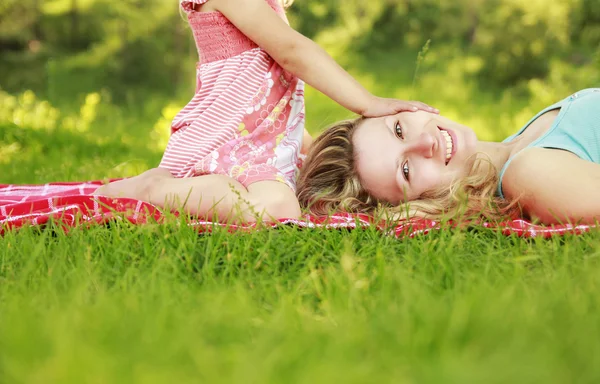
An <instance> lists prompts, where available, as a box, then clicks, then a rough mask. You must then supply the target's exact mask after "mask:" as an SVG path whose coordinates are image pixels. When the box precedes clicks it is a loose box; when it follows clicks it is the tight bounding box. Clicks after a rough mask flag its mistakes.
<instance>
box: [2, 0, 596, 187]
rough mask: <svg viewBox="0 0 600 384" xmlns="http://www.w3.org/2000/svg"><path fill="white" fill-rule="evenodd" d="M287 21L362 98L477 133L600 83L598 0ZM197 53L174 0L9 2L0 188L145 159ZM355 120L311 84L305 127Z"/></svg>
mask: <svg viewBox="0 0 600 384" xmlns="http://www.w3.org/2000/svg"><path fill="white" fill-rule="evenodd" d="M288 15H289V19H290V22H291V24H292V26H293V27H295V28H296V29H298V30H299V31H301V32H302V33H304V34H305V35H307V36H309V37H310V38H312V39H314V40H315V41H317V42H318V43H319V44H321V45H322V46H323V47H324V48H325V49H326V50H327V51H328V52H329V53H330V54H331V55H332V56H333V57H334V58H335V59H336V60H337V61H338V62H340V64H342V65H343V66H344V67H345V68H347V69H348V71H349V72H350V73H352V74H353V75H354V76H355V77H357V78H358V79H359V80H360V81H361V82H362V83H363V84H364V85H365V86H366V87H367V88H369V89H370V90H371V91H372V92H374V93H376V94H378V95H381V96H390V97H398V98H402V99H419V100H422V101H425V102H427V103H429V104H431V105H434V106H436V107H438V108H439V109H440V110H441V111H442V113H443V114H444V115H446V116H448V117H450V118H453V119H455V120H457V121H460V122H462V123H465V124H468V125H470V126H472V127H473V128H474V129H476V130H477V132H478V134H479V135H480V137H481V138H483V139H496V140H498V139H502V138H504V137H505V136H507V135H508V134H510V133H512V132H513V131H515V130H516V129H518V128H519V126H520V125H522V124H523V123H525V121H526V120H527V119H528V118H529V117H530V116H532V115H533V114H534V113H535V112H537V111H538V110H539V109H541V108H543V107H545V106H546V105H548V104H550V103H553V102H555V101H557V100H558V99H560V98H563V97H565V96H567V95H568V94H570V93H572V92H575V91H576V90H578V89H581V88H586V87H593V86H599V85H600V53H599V52H600V1H598V0H561V1H558V0H527V1H523V0H437V1H435V0H378V1H358V0H346V1H338V0H296V1H295V3H294V4H293V5H292V7H291V8H290V9H289V12H288ZM196 60H197V56H196V50H195V47H194V42H193V39H192V37H191V31H190V29H189V27H188V26H187V23H186V21H185V15H183V14H182V13H181V12H180V11H179V9H178V1H176V0H145V1H141V0H121V1H116V0H46V1H42V0H3V1H2V2H1V3H0V140H1V141H0V165H2V164H4V165H8V164H10V165H11V167H6V168H5V171H4V172H3V180H2V182H45V181H52V180H56V179H57V178H60V179H82V178H84V179H89V178H100V177H105V176H111V177H120V176H128V175H132V174H134V173H136V172H140V171H142V170H144V169H146V168H148V167H152V166H155V165H156V164H157V163H158V161H159V160H160V155H161V153H162V150H163V149H164V146H165V143H166V140H167V138H168V134H169V121H170V119H171V118H172V117H173V116H174V115H175V113H176V112H177V111H178V110H179V109H180V108H181V107H183V106H184V105H185V103H186V102H187V101H188V100H189V99H190V98H191V96H192V93H193V90H194V85H195V79H194V65H195V62H196ZM350 115H351V114H350V113H349V112H347V111H345V110H343V109H342V108H341V107H339V106H337V105H336V104H335V103H333V102H332V101H330V100H328V99H327V98H326V97H324V96H323V95H320V94H319V93H318V92H316V91H314V90H313V89H309V90H308V92H307V128H308V129H309V131H311V132H312V133H315V134H316V133H317V132H319V131H320V130H322V129H323V128H324V127H325V126H327V125H328V124H331V123H333V122H334V121H336V120H338V119H340V118H346V117H348V116H350ZM65 153H69V154H70V155H69V156H65ZM40 157H44V161H41V160H40ZM15 165H16V166H17V167H16V168H18V170H12V169H13V168H14V167H13V166H15ZM16 168H15V169H16ZM23 170H28V171H26V172H23Z"/></svg>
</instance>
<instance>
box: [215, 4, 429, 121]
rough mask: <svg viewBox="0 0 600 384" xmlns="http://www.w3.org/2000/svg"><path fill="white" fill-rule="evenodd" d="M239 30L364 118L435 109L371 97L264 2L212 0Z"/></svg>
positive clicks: (274, 57) (290, 70)
mask: <svg viewBox="0 0 600 384" xmlns="http://www.w3.org/2000/svg"><path fill="white" fill-rule="evenodd" d="M207 4H210V6H211V9H214V10H217V11H219V12H221V13H222V14H223V15H224V16H225V17H227V19H229V20H230V21H231V22H232V23H233V24H234V25H235V26H236V27H237V28H238V29H239V30H240V31H242V32H243V33H244V34H245V35H246V36H248V37H249V38H250V39H251V40H252V41H254V42H255V43H256V44H258V45H259V46H260V47H261V48H263V49H264V50H265V51H266V52H267V53H268V54H269V55H271V57H273V59H274V60H275V61H276V62H277V63H279V65H281V66H282V67H283V68H284V69H285V70H287V71H289V72H291V73H293V74H294V75H296V76H297V77H299V78H300V79H302V80H304V81H305V82H307V83H308V84H310V85H311V86H313V87H314V88H316V89H317V90H319V91H320V92H322V93H324V94H325V95H327V96H328V97H330V98H331V99H333V100H334V101H336V102H337V103H339V104H340V105H342V106H343V107H345V108H346V109H349V110H351V111H353V112H355V113H358V114H360V115H364V116H379V115H385V114H391V113H397V112H400V111H403V110H416V109H423V110H426V111H429V112H435V111H437V110H435V109H434V108H431V107H429V106H428V105H426V104H423V103H421V102H405V101H400V100H394V99H383V98H379V97H376V96H374V95H372V94H371V93H370V92H369V91H367V90H366V89H365V88H364V87H363V86H362V85H360V83H359V82H358V81H356V80H355V79H354V78H353V77H352V76H350V74H349V73H348V72H346V71H345V70H344V69H343V68H342V67H341V66H339V65H338V64H337V63H336V62H335V60H333V59H332V58H331V56H329V55H328V54H327V52H325V51H324V50H323V49H322V48H321V47H319V46H318V45H317V44H316V43H314V42H313V41H312V40H310V39H309V38H307V37H305V36H303V35H302V34H300V33H298V32H296V31H295V30H294V29H292V28H291V27H290V26H288V25H287V24H286V23H285V22H284V21H283V20H282V19H281V18H280V17H279V16H278V15H277V14H276V13H275V11H273V10H272V9H271V7H269V5H268V4H267V3H266V2H265V0H212V1H211V2H210V3H207Z"/></svg>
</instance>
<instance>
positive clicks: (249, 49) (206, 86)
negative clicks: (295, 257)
mask: <svg viewBox="0 0 600 384" xmlns="http://www.w3.org/2000/svg"><path fill="white" fill-rule="evenodd" d="M266 1H267V2H268V4H269V5H270V6H271V7H272V8H273V9H274V10H275V11H276V12H277V14H278V15H279V16H280V17H282V18H283V19H284V20H285V21H286V22H287V19H286V17H285V13H284V11H283V9H282V8H281V5H280V4H279V2H278V1H277V0H266ZM205 2H206V0H194V1H184V2H182V7H183V9H184V10H185V11H186V12H187V14H188V21H189V24H190V26H191V28H192V32H193V35H194V39H195V42H196V48H197V50H198V56H199V62H198V65H197V68H196V93H195V95H194V96H193V98H192V100H191V101H190V102H189V103H188V104H187V105H186V106H185V107H184V108H183V109H182V110H181V111H180V112H179V113H178V114H177V116H175V118H174V120H173V122H172V124H171V138H170V140H169V143H168V144H167V148H166V150H165V153H164V155H163V158H162V161H161V163H160V165H159V167H161V168H165V169H168V170H169V171H170V172H171V174H172V175H173V176H175V177H193V176H200V175H206V174H223V175H227V176H230V177H232V178H234V179H236V180H238V181H239V182H240V183H242V184H243V185H245V186H248V185H250V184H251V183H254V182H257V181H263V180H276V181H280V182H282V183H285V184H286V185H288V186H289V187H290V188H292V189H294V190H295V181H296V177H297V173H298V167H299V165H300V160H301V159H300V148H301V147H302V138H303V131H304V122H305V117H304V84H303V82H302V81H300V80H299V79H298V78H296V77H295V76H293V75H291V74H290V73H288V72H287V71H285V70H284V69H283V68H282V67H281V66H279V65H278V64H277V63H276V62H275V61H274V60H273V59H272V58H271V57H270V56H269V54H268V53H267V52H266V51H264V50H263V49H261V48H260V47H258V46H257V45H256V44H255V43H254V42H253V41H251V40H250V39H249V38H248V37H247V36H245V35H244V34H243V33H242V32H241V31H240V30H238V29H237V28H236V27H235V26H234V25H233V24H232V23H231V22H230V21H229V20H228V19H227V18H225V17H224V16H223V15H222V14H221V13H219V12H197V11H195V10H194V5H201V4H204V3H205Z"/></svg>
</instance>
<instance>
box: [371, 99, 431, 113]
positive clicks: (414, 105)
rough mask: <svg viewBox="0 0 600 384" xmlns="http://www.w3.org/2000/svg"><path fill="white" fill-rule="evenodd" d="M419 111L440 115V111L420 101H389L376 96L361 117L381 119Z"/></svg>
mask: <svg viewBox="0 0 600 384" xmlns="http://www.w3.org/2000/svg"><path fill="white" fill-rule="evenodd" d="M418 110H421V111H425V112H431V113H440V111H439V110H438V109H436V108H433V107H431V106H429V105H427V104H425V103H422V102H420V101H406V100H398V99H387V98H383V97H376V96H374V97H373V99H372V100H371V101H370V102H369V104H368V105H367V106H366V108H365V109H364V111H362V112H361V115H363V116H364V117H380V116H387V115H394V114H396V113H400V112H416V111H418Z"/></svg>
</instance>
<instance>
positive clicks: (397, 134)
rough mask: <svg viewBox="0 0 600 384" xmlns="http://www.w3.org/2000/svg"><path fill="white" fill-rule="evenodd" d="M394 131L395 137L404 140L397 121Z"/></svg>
mask: <svg viewBox="0 0 600 384" xmlns="http://www.w3.org/2000/svg"><path fill="white" fill-rule="evenodd" d="M394 129H395V130H396V136H398V137H399V138H401V139H404V133H403V132H402V126H401V125H400V122H399V121H398V122H396V125H395V126H394Z"/></svg>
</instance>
